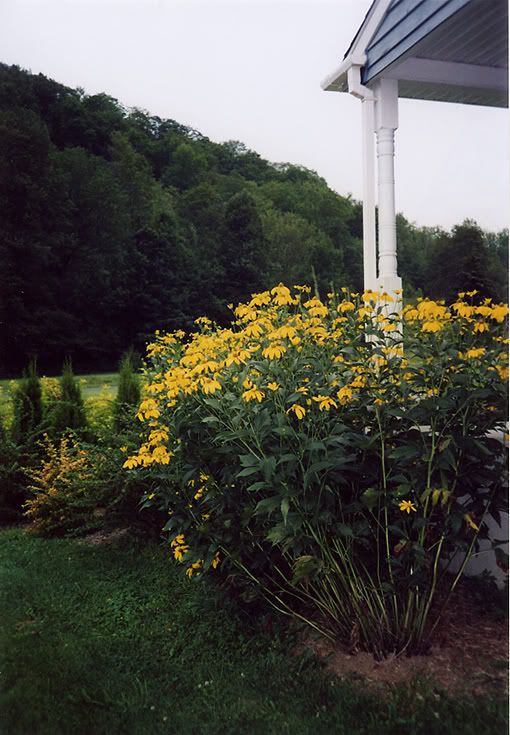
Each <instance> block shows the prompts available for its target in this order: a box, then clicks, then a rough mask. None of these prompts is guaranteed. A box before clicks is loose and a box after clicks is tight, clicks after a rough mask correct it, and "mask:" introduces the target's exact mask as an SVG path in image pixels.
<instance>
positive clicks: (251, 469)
mask: <svg viewBox="0 0 510 735" xmlns="http://www.w3.org/2000/svg"><path fill="white" fill-rule="evenodd" d="M258 471H259V468H258V467H245V468H244V470H241V471H240V472H238V473H237V475H236V477H248V476H249V475H254V474H255V473H256V472H258Z"/></svg>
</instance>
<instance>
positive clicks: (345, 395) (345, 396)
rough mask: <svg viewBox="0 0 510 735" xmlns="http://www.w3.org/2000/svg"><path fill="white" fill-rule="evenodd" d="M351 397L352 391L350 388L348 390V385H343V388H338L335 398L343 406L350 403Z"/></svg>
mask: <svg viewBox="0 0 510 735" xmlns="http://www.w3.org/2000/svg"><path fill="white" fill-rule="evenodd" d="M352 396H353V390H352V388H349V386H348V385H344V387H343V388H340V390H338V391H337V392H336V397H337V398H338V400H339V401H340V403H341V404H342V405H345V404H346V403H348V402H349V401H351V400H352Z"/></svg>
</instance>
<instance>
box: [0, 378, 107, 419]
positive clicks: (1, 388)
mask: <svg viewBox="0 0 510 735" xmlns="http://www.w3.org/2000/svg"><path fill="white" fill-rule="evenodd" d="M76 377H77V378H78V380H79V381H80V387H81V392H82V396H83V399H84V401H85V403H87V402H88V401H91V400H94V399H97V398H102V399H105V400H106V399H112V398H115V395H116V393H117V385H118V380H119V376H118V374H117V373H93V374H91V375H77V376H76ZM41 380H42V386H43V396H44V394H45V393H47V392H48V391H51V390H52V388H54V387H57V386H58V383H59V376H58V375H57V376H41ZM15 385H16V381H15V380H0V418H1V419H2V420H3V422H4V423H6V424H7V425H9V424H10V421H11V418H12V392H13V389H14V387H15Z"/></svg>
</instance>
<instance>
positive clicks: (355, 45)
mask: <svg viewBox="0 0 510 735" xmlns="http://www.w3.org/2000/svg"><path fill="white" fill-rule="evenodd" d="M392 2H393V0H375V2H374V4H373V5H372V8H371V11H372V12H371V13H370V12H369V15H368V16H367V18H366V20H365V23H364V24H363V25H362V26H361V28H360V29H359V31H358V33H357V34H356V36H355V37H354V40H353V42H352V44H351V47H350V49H349V53H348V55H346V57H345V58H346V59H348V58H349V57H351V56H353V55H354V54H356V53H358V54H360V53H361V54H363V55H364V54H365V52H366V48H367V46H368V44H369V42H370V40H371V38H372V36H374V35H375V32H376V31H377V29H378V28H379V26H380V25H381V22H382V20H383V18H384V16H385V15H386V12H387V11H388V10H389V7H390V5H391V3H392Z"/></svg>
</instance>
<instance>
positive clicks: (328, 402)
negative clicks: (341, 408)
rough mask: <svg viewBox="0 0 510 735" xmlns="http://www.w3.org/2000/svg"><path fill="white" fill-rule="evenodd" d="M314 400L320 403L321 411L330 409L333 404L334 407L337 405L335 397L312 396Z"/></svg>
mask: <svg viewBox="0 0 510 735" xmlns="http://www.w3.org/2000/svg"><path fill="white" fill-rule="evenodd" d="M312 400H313V401H316V402H317V403H318V404H319V410H320V411H329V409H330V408H331V406H333V407H334V408H336V407H337V405H336V401H334V400H333V398H330V397H329V396H322V395H318V396H312Z"/></svg>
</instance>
